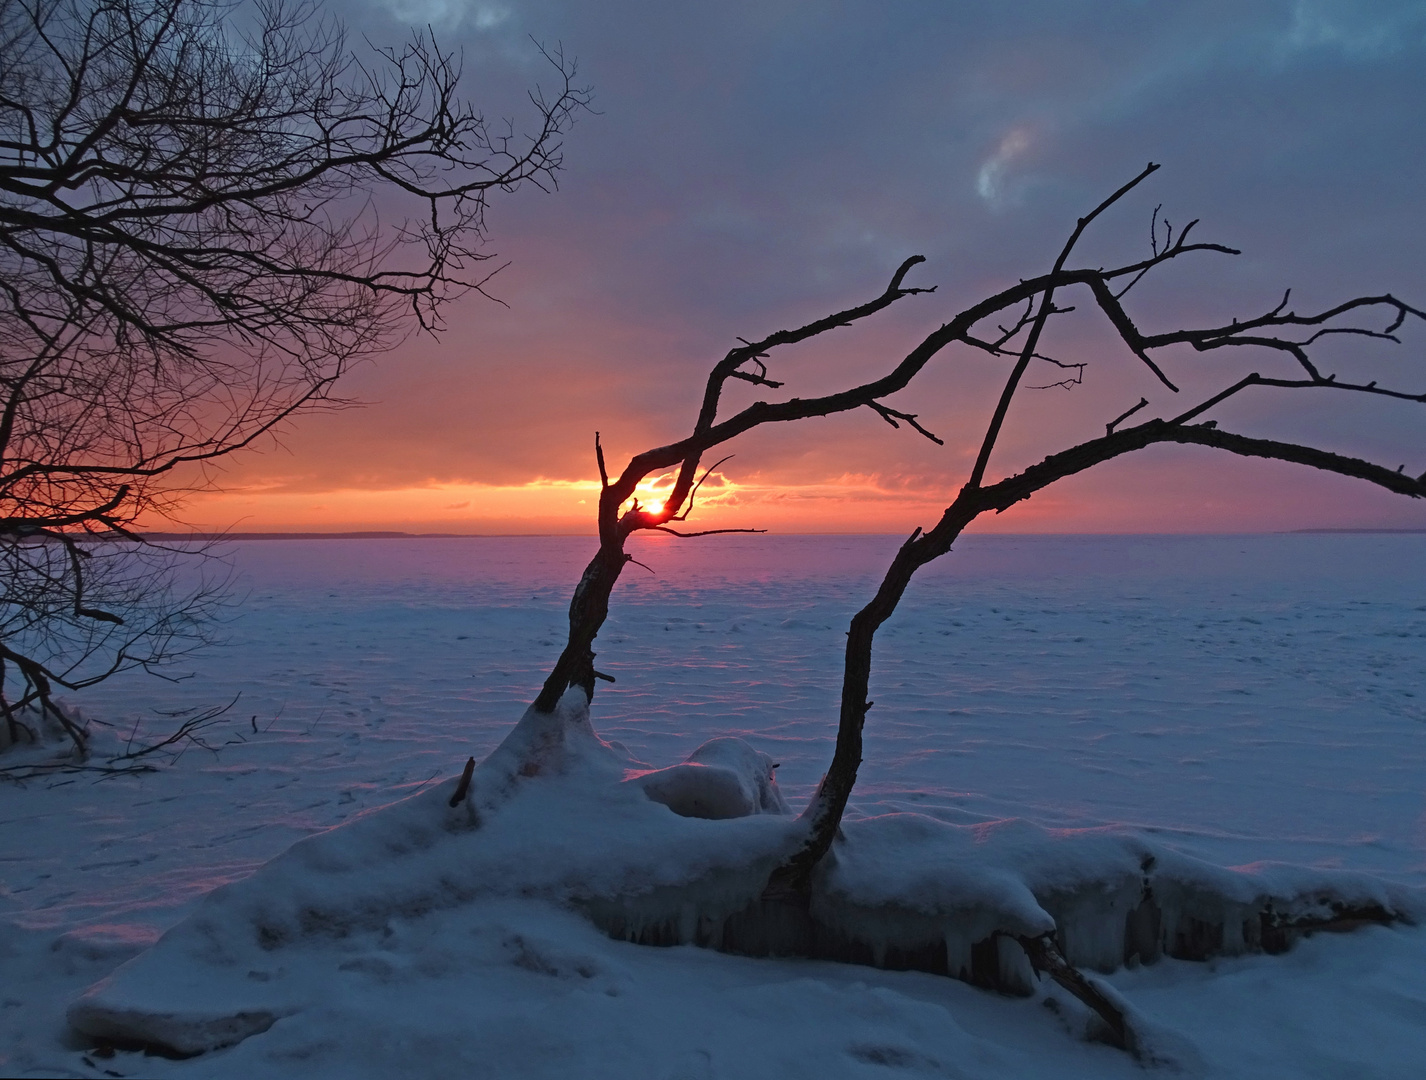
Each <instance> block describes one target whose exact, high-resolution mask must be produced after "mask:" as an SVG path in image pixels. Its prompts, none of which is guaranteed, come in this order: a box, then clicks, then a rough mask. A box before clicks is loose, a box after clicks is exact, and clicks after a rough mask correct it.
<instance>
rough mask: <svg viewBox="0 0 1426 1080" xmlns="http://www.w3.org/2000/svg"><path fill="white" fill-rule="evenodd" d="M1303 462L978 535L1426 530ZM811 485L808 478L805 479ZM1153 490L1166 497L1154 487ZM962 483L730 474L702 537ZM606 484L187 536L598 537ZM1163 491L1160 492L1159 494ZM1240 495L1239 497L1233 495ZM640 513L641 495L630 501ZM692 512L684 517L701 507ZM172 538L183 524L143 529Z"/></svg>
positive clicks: (1223, 473) (262, 507) (298, 504)
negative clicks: (1309, 473)
mask: <svg viewBox="0 0 1426 1080" xmlns="http://www.w3.org/2000/svg"><path fill="white" fill-rule="evenodd" d="M1296 478H1297V477H1296V473H1295V472H1294V470H1293V469H1292V467H1291V466H1282V467H1280V468H1272V467H1268V468H1263V467H1261V466H1258V467H1254V466H1253V465H1251V464H1242V463H1236V462H1232V461H1228V462H1215V468H1213V469H1205V468H1203V463H1202V462H1200V461H1198V460H1195V459H1191V458H1190V459H1185V460H1183V461H1178V460H1157V461H1150V460H1145V461H1144V462H1142V463H1124V464H1121V465H1120V466H1118V467H1117V468H1106V469H1105V470H1104V471H1103V472H1102V473H1099V474H1095V475H1092V476H1091V475H1085V476H1080V477H1072V478H1070V479H1069V480H1066V481H1064V482H1062V483H1061V484H1057V485H1055V487H1054V488H1052V489H1049V490H1046V491H1044V492H1041V493H1039V494H1037V495H1036V496H1035V497H1034V498H1032V499H1030V500H1029V501H1027V502H1023V503H1019V504H1017V505H1016V506H1014V507H1012V508H1011V509H1010V511H1009V512H1007V513H1005V514H1003V515H1002V514H987V515H984V516H983V517H982V518H980V519H979V520H978V521H976V523H975V525H974V526H973V527H972V529H973V531H975V532H1010V533H1155V532H1170V533H1173V532H1187V533H1193V532H1258V531H1273V530H1277V529H1293V528H1322V527H1339V526H1358V525H1364V524H1365V525H1371V526H1414V527H1418V528H1419V527H1422V525H1426V521H1423V519H1422V517H1421V514H1420V508H1419V507H1416V506H1414V505H1413V506H1402V505H1401V504H1400V502H1399V500H1397V499H1396V498H1395V497H1394V496H1390V495H1387V494H1380V495H1378V494H1376V493H1375V492H1373V491H1369V490H1366V489H1365V488H1364V487H1359V486H1356V485H1353V484H1351V482H1350V481H1345V480H1344V481H1340V482H1336V483H1333V482H1331V481H1330V480H1329V481H1326V482H1324V481H1323V480H1321V478H1315V477H1313V478H1309V479H1313V480H1316V483H1315V484H1314V485H1313V486H1311V487H1307V486H1306V485H1304V486H1303V488H1301V489H1299V488H1297V486H1296V485H1294V484H1293V483H1292V481H1293V480H1294V479H1296ZM799 479H800V478H799ZM1151 481H1152V483H1153V485H1155V486H1154V488H1152V489H1150V487H1149V483H1150V482H1151ZM673 483H674V475H673V474H672V473H670V474H667V475H664V476H658V477H651V478H649V479H648V480H646V481H644V482H643V483H641V484H640V485H639V487H638V489H637V490H636V491H635V493H634V496H633V498H635V499H637V500H638V502H639V505H640V506H641V507H642V508H643V509H645V510H647V511H649V512H651V513H658V512H659V511H661V510H662V509H663V508H664V505H665V501H666V499H667V497H668V495H669V492H670V489H671V488H672V485H673ZM953 486H954V485H953V483H942V482H938V481H937V480H936V479H935V478H930V477H915V476H900V477H897V476H880V475H876V474H852V473H848V474H843V475H841V476H836V477H829V478H827V479H825V480H821V481H812V482H808V481H807V480H805V479H801V481H800V482H798V481H793V480H788V479H784V478H782V477H779V476H776V475H767V474H763V475H757V474H754V475H751V476H746V477H740V478H739V479H737V480H734V479H730V478H729V477H727V476H724V475H722V474H720V473H713V474H712V475H710V476H709V478H708V480H707V482H706V483H705V484H704V485H703V487H702V488H701V489H700V490H699V492H698V493H697V496H696V498H694V499H693V509H692V512H691V513H690V514H689V515H688V525H689V526H690V527H691V528H696V529H720V528H729V529H746V528H751V529H770V530H772V531H775V532H781V533H823V532H825V533H909V532H910V531H911V529H912V528H913V527H915V526H921V527H922V528H928V527H930V526H932V525H934V524H935V522H936V521H937V519H938V518H939V517H940V515H941V512H942V511H943V510H944V509H945V507H946V505H947V504H948V502H949V501H950V499H951V498H952V497H953V492H952V490H951V489H952V487H953ZM599 491H600V488H599V482H598V480H550V479H535V480H531V481H529V482H527V483H524V484H506V485H497V484H474V483H429V484H424V485H418V486H408V487H400V488H359V487H346V488H341V489H337V490H330V489H328V490H301V489H300V488H299V485H297V484H295V483H291V482H288V481H285V480H283V479H267V480H262V481H259V482H255V483H250V484H247V485H244V486H242V487H237V488H232V489H229V490H227V491H218V492H198V493H195V494H194V495H193V496H192V497H190V499H189V500H188V502H187V505H186V506H185V507H183V508H182V510H181V511H180V513H179V514H178V520H179V521H180V522H182V525H183V527H188V528H192V529H195V530H199V531H204V532H208V531H212V532H220V531H234V532H268V531H272V532H358V531H401V532H413V533H426V532H430V533H451V534H459V535H466V534H485V535H509V534H535V533H545V534H575V535H593V534H594V533H595V532H596V531H597V521H596V514H597V511H598V505H599ZM1146 491H1151V494H1147V495H1146V494H1145V492H1146ZM1225 493H1226V494H1225ZM630 505H632V500H631V501H630V503H628V504H626V508H627V506H630ZM687 509H688V506H687V504H685V506H684V507H683V508H682V509H681V511H680V513H682V511H683V510H687ZM140 527H141V528H144V529H151V530H155V531H158V530H163V531H167V530H171V529H174V528H175V523H174V522H172V521H165V520H163V519H154V520H150V521H145V522H141V523H140Z"/></svg>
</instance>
